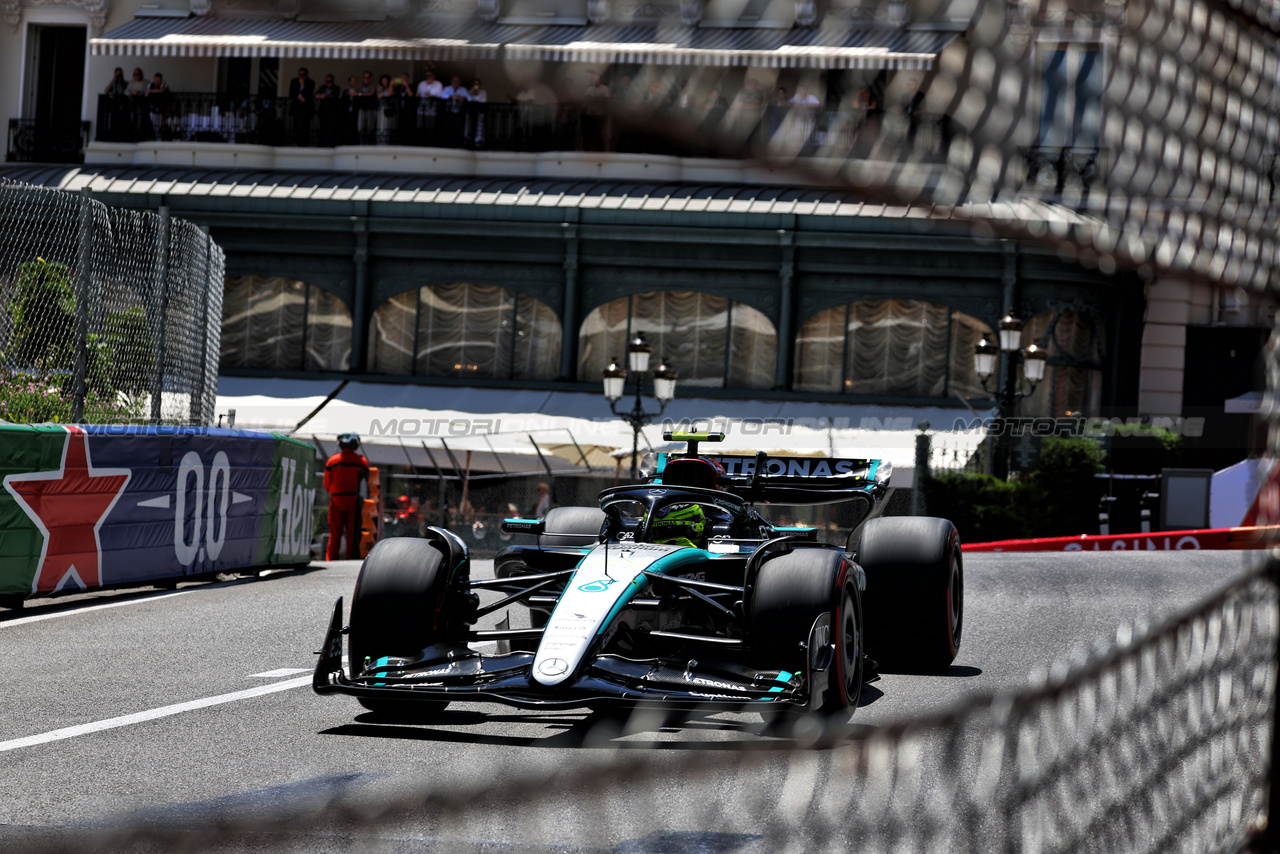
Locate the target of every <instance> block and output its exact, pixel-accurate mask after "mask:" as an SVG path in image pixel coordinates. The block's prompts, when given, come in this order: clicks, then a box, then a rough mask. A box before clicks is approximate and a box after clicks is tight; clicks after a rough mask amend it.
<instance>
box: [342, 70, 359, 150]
mask: <svg viewBox="0 0 1280 854" xmlns="http://www.w3.org/2000/svg"><path fill="white" fill-rule="evenodd" d="M340 104H341V105H340V107H339V109H338V112H339V114H340V116H341V125H342V126H341V128H340V129H339V134H340V139H341V142H340V143H339V144H340V145H351V144H352V143H354V142H357V141H359V138H360V137H359V136H358V135H357V132H356V120H357V116H358V114H359V111H360V78H358V77H356V75H354V74H352V75H351V76H350V77H348V78H347V85H346V86H345V87H343V89H342V100H341V102H340Z"/></svg>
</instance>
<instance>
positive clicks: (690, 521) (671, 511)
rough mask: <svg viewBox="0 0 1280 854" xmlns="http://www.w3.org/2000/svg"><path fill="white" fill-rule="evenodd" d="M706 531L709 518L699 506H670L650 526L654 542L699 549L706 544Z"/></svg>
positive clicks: (663, 509)
mask: <svg viewBox="0 0 1280 854" xmlns="http://www.w3.org/2000/svg"><path fill="white" fill-rule="evenodd" d="M706 530H707V516H706V514H705V513H703V512H702V508H701V507H700V506H699V505H697V504H668V505H667V506H666V507H663V508H662V509H661V510H659V511H658V512H657V513H656V514H654V517H653V521H652V522H651V523H650V526H649V534H650V540H651V541H652V542H655V543H665V544H668V545H673V546H693V547H694V548H699V549H700V548H703V546H704V545H705V544H706V537H705V533H706Z"/></svg>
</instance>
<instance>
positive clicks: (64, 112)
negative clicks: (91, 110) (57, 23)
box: [27, 26, 85, 125]
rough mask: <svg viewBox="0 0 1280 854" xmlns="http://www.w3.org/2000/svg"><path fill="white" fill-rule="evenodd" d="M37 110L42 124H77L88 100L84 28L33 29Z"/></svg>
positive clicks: (32, 111)
mask: <svg viewBox="0 0 1280 854" xmlns="http://www.w3.org/2000/svg"><path fill="white" fill-rule="evenodd" d="M31 29H32V36H33V37H34V38H32V43H33V44H34V45H35V55H34V57H33V63H32V64H33V69H32V70H33V71H34V74H33V78H34V83H35V91H34V93H33V94H34V96H35V97H34V99H33V100H34V107H35V109H30V108H29V109H28V111H27V115H28V116H30V117H32V118H34V119H35V120H36V121H37V122H38V123H40V124H46V125H50V124H51V125H76V124H79V122H80V113H81V104H82V102H83V100H84V47H85V30H84V27H49V26H33V27H32V28H31Z"/></svg>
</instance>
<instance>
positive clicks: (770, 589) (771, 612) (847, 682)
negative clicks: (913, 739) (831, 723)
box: [748, 549, 865, 717]
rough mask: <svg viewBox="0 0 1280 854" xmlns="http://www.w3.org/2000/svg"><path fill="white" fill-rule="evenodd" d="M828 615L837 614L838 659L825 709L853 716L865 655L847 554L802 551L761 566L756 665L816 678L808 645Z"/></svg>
mask: <svg viewBox="0 0 1280 854" xmlns="http://www.w3.org/2000/svg"><path fill="white" fill-rule="evenodd" d="M823 614H830V615H831V642H832V643H833V645H834V658H833V660H832V663H831V665H830V670H829V671H828V672H829V673H830V680H829V683H828V689H827V692H826V694H825V695H824V696H823V700H822V705H821V707H820V711H821V712H822V713H823V714H829V715H845V716H846V717H847V716H848V715H849V714H852V712H853V710H854V709H856V708H857V706H858V699H859V697H860V696H861V694H862V683H863V677H864V661H865V657H864V655H863V645H862V638H863V634H862V613H861V609H860V608H859V599H858V591H857V588H856V586H855V584H854V580H853V578H852V576H851V575H850V572H849V562H848V561H847V560H846V558H845V556H844V554H843V553H841V552H838V551H834V550H830V549H799V550H796V551H793V552H790V553H788V554H784V555H780V556H778V557H776V558H773V559H772V560H768V561H766V562H765V563H764V565H763V566H761V567H760V570H759V571H758V572H757V573H756V578H755V588H754V592H753V593H752V597H751V605H750V610H749V617H748V629H749V636H750V638H751V664H752V665H753V666H755V667H759V668H760V669H762V670H787V671H791V672H799V673H805V674H806V675H807V676H808V677H809V678H810V679H812V678H813V676H814V674H811V673H808V670H809V655H808V652H807V650H806V648H805V647H806V645H807V643H808V640H809V632H810V630H811V629H812V628H813V625H814V622H815V621H816V620H817V619H818V618H819V617H821V616H822V615H823Z"/></svg>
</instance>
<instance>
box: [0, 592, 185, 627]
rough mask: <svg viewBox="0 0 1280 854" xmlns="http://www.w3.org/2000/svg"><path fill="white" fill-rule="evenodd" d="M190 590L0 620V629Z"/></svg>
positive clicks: (136, 602)
mask: <svg viewBox="0 0 1280 854" xmlns="http://www.w3.org/2000/svg"><path fill="white" fill-rule="evenodd" d="M190 592H191V591H190V590H173V591H170V592H168V593H157V594H155V595H154V596H142V597H139V598H137V599H128V600H126V601H124V602H107V603H106V604H104V605H86V606H85V607H83V608H68V609H67V610H65V611H55V612H54V613H52V614H34V615H32V616H30V617H16V618H15V619H12V620H0V629H7V628H10V627H11V626H23V625H26V624H27V623H38V622H40V621H41V620H52V619H55V618H57V617H73V616H75V615H77V614H87V613H89V612H90V611H102V610H104V609H106V608H122V607H124V606H125V605H138V604H141V603H143V602H154V601H156V600H157V599H165V598H168V597H169V596H182V595H183V594H186V593H190Z"/></svg>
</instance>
